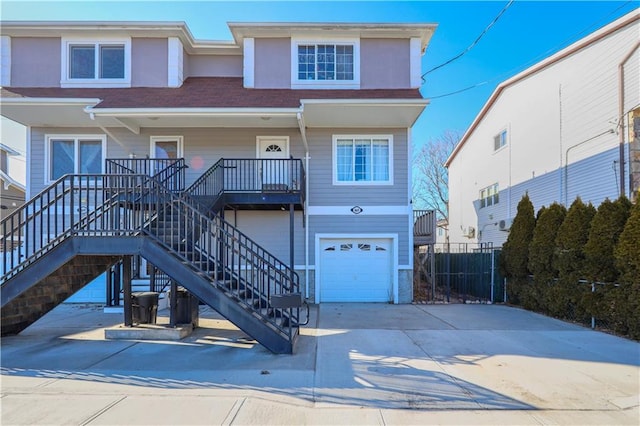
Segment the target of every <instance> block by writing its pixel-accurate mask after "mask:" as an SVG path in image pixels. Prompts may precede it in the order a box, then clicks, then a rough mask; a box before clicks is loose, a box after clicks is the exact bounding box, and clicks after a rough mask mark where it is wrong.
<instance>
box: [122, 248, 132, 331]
mask: <svg viewBox="0 0 640 426" xmlns="http://www.w3.org/2000/svg"><path fill="white" fill-rule="evenodd" d="M122 284H123V287H124V325H125V327H131V326H133V303H132V299H131V256H124V258H123V259H122Z"/></svg>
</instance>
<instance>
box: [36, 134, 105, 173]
mask: <svg viewBox="0 0 640 426" xmlns="http://www.w3.org/2000/svg"><path fill="white" fill-rule="evenodd" d="M46 140H47V153H48V161H47V178H48V180H50V181H54V180H56V179H58V178H60V177H62V176H64V175H65V174H68V173H71V174H100V173H103V172H104V169H103V166H104V157H105V155H104V152H105V145H106V138H105V137H104V136H101V135H91V136H66V135H48V136H47V138H46Z"/></svg>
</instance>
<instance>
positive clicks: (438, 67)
mask: <svg viewBox="0 0 640 426" xmlns="http://www.w3.org/2000/svg"><path fill="white" fill-rule="evenodd" d="M514 1H515V0H509V3H507V5H506V6H505V7H504V8H502V10H501V11H500V13H498V15H496V17H495V18H493V21H491V23H490V24H489V25H488V26H487V27H486V28H485V29H484V30H483V31H482V32H481V33H480V35H479V36H478V37H477V38H476V39H475V41H474V42H473V43H471V44H470V45H469V46H468V47H467V48H466V49H465V50H463V51H462V52H460V53H459V54H458V55H456V56H454V57H453V58H451V59H449V60H448V61H446V62H443V63H442V64H440V65H438V66H436V67H433V68H431V69H430V70H429V71H427V72H425V73H424V74H422V82H423V84H424V82H425V79H424V77H425V76H426V75H427V74H429V73H431V72H433V71H435V70H437V69H440V68H442V67H444V66H445V65H449V64H450V63H451V62H453V61H455V60H456V59H460V58H461V57H462V56H464V54H466V53H467V52H469V51H470V50H471V49H473V48H474V46H475V45H476V44H478V42H479V41H480V39H481V38H482V37H483V36H484V35H485V34H486V33H487V31H489V29H490V28H491V27H493V26H494V25H495V23H496V22H498V19H500V17H501V16H502V15H503V14H504V13H505V12H506V11H507V9H509V7H511V5H512V4H513V2H514Z"/></svg>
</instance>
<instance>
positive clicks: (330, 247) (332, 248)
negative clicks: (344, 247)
mask: <svg viewBox="0 0 640 426" xmlns="http://www.w3.org/2000/svg"><path fill="white" fill-rule="evenodd" d="M324 251H336V246H329V247H327V248H326V249H324Z"/></svg>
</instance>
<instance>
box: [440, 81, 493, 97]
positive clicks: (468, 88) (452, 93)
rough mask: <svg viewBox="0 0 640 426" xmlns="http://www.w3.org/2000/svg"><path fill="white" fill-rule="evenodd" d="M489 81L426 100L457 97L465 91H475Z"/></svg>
mask: <svg viewBox="0 0 640 426" xmlns="http://www.w3.org/2000/svg"><path fill="white" fill-rule="evenodd" d="M488 83H489V81H483V82H481V83H476V84H474V85H473V86H469V87H465V88H464V89H460V90H456V91H455V92H450V93H445V94H443V95H438V96H429V98H428V99H438V98H446V97H447V96H452V95H457V94H458V93H462V92H466V91H467V90H471V89H475V88H476V87H480V86H484V85H485V84H488Z"/></svg>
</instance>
